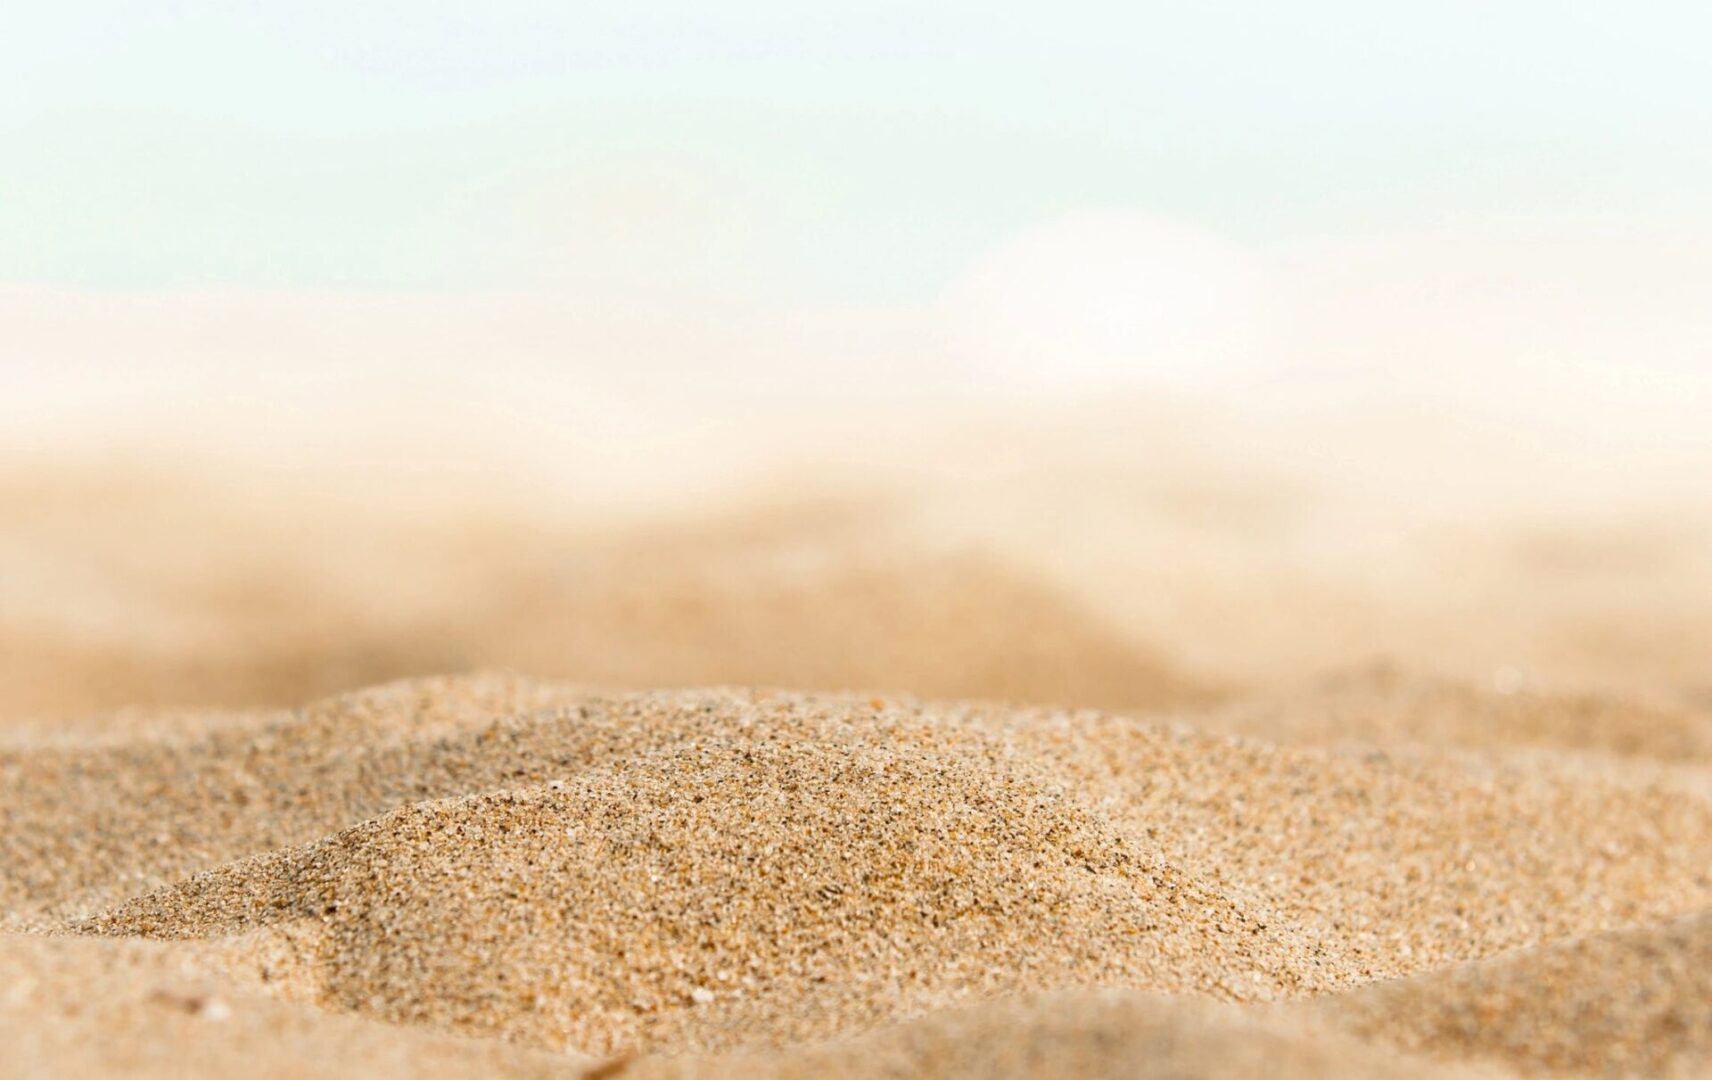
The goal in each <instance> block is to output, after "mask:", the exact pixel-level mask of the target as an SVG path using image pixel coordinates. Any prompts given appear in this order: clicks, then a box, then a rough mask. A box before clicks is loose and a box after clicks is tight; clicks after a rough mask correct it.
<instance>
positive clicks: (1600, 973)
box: [1316, 914, 1712, 1076]
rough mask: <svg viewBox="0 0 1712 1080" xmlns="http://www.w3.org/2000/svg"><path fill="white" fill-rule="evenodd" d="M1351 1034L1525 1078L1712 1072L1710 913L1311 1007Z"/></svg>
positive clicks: (1508, 957) (1504, 958)
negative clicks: (1502, 1068)
mask: <svg viewBox="0 0 1712 1080" xmlns="http://www.w3.org/2000/svg"><path fill="white" fill-rule="evenodd" d="M1316 1009H1317V1010H1318V1011H1319V1012H1320V1013H1321V1015H1325V1016H1328V1017H1330V1018H1333V1019H1335V1020H1336V1021H1337V1022H1339V1023H1340V1024H1342V1025H1343V1026H1344V1027H1346V1028H1347V1029H1349V1030H1351V1031H1353V1032H1355V1033H1358V1034H1360V1035H1362V1036H1364V1037H1368V1038H1375V1039H1380V1040H1383V1041H1386V1042H1388V1043H1391V1044H1394V1045H1398V1046H1401V1047H1405V1048H1407V1049H1409V1050H1410V1051H1419V1052H1421V1053H1424V1054H1430V1055H1433V1056H1435V1057H1439V1058H1441V1059H1467V1058H1477V1059H1489V1060H1492V1061H1494V1062H1497V1063H1502V1064H1504V1065H1507V1066H1510V1067H1512V1068H1516V1069H1519V1070H1521V1071H1523V1072H1527V1073H1565V1072H1571V1073H1580V1074H1586V1075H1595V1076H1610V1075H1646V1076H1665V1075H1684V1076H1686V1075H1699V1076H1703V1075H1705V1074H1706V1069H1707V1068H1708V1067H1709V1066H1712V915H1707V914H1702V915H1698V916H1695V917H1693V918H1689V919H1685V920H1681V921H1678V922H1674V923H1671V924H1668V925H1664V926H1657V927H1644V928H1638V929H1633V930H1628V931H1622V932H1617V933H1609V934H1598V935H1594V936H1591V937H1586V938H1581V939H1579V940H1574V941H1566V942H1560V943H1556V944H1553V945H1548V946H1543V947H1540V948H1536V949H1528V950H1525V951H1522V952H1518V953H1513V954H1510V955H1506V956H1502V957H1497V958H1494V959H1492V960H1488V961H1485V962H1483V963H1478V964H1468V965H1464V966H1460V967H1456V968H1452V969H1449V970H1446V971H1439V972H1434V973H1432V974H1429V975H1422V976H1418V977H1416V978H1413V979H1408V980H1404V981H1401V982H1394V983H1384V984H1378V985H1374V986H1370V987H1366V988H1363V989H1362V990H1360V991H1357V992H1355V993H1351V994H1347V995H1340V996H1338V997H1334V998H1329V999H1326V1000H1325V1001H1323V1002H1320V1003H1316Z"/></svg>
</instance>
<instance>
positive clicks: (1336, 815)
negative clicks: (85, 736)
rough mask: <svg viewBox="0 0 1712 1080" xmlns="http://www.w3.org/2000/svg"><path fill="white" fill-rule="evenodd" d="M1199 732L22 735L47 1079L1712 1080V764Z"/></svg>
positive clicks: (737, 715)
mask: <svg viewBox="0 0 1712 1080" xmlns="http://www.w3.org/2000/svg"><path fill="white" fill-rule="evenodd" d="M1404 681H1406V680H1404V678H1403V677H1402V676H1400V675H1397V674H1396V673H1390V674H1389V675H1386V676H1384V677H1383V678H1380V679H1379V680H1378V686H1377V688H1376V687H1373V686H1369V687H1366V688H1365V689H1364V690H1363V691H1362V692H1364V693H1369V694H1382V693H1389V694H1391V695H1392V696H1393V697H1396V696H1397V695H1398V694H1399V693H1400V689H1399V687H1400V684H1401V683H1403V682H1404ZM1410 686H1411V687H1412V691H1411V692H1412V693H1413V694H1414V695H1415V696H1416V697H1418V698H1419V699H1420V700H1423V701H1428V702H1431V701H1434V700H1435V699H1436V696H1437V695H1442V694H1444V693H1446V692H1448V691H1446V690H1445V689H1444V688H1442V687H1440V686H1437V685H1435V684H1432V683H1411V684H1410ZM1338 692H1339V693H1342V694H1345V695H1347V694H1349V693H1350V692H1351V691H1350V690H1349V689H1348V688H1347V687H1341V688H1340V689H1339V690H1338ZM1536 705H1537V706H1538V707H1540V708H1550V707H1552V706H1551V703H1550V702H1543V703H1536ZM1584 707H1590V706H1584ZM1271 708H1272V710H1273V711H1275V712H1282V713H1285V714H1288V715H1297V716H1302V717H1305V718H1310V719H1313V718H1318V717H1321V716H1323V715H1325V710H1323V709H1321V708H1317V707H1314V708H1310V707H1305V706H1303V705H1302V704H1301V703H1300V702H1299V701H1295V700H1293V699H1290V698H1280V699H1279V700H1278V701H1277V702H1275V703H1274V704H1273V705H1272V706H1271ZM1459 708H1461V709H1463V710H1464V711H1465V712H1466V711H1470V710H1471V711H1473V712H1475V713H1477V714H1484V715H1485V716H1486V717H1487V718H1488V720H1489V722H1490V724H1491V726H1492V730H1494V731H1495V732H1497V733H1498V737H1499V738H1500V739H1501V738H1502V733H1503V732H1504V730H1506V728H1505V725H1506V724H1511V725H1513V724H1515V723H1517V721H1515V720H1514V715H1515V713H1516V711H1517V705H1516V703H1515V701H1514V700H1513V699H1512V698H1511V697H1508V696H1499V695H1485V696H1482V695H1481V694H1479V693H1476V692H1472V691H1469V692H1465V693H1464V696H1463V698H1462V699H1460V704H1459ZM1398 712H1399V710H1397V709H1395V708H1393V709H1392V710H1389V713H1388V715H1396V714H1397V713H1398ZM1404 712H1405V715H1406V711H1404ZM1615 715H1616V716H1617V717H1618V718H1620V716H1621V714H1620V713H1618V714H1615ZM1197 716H1201V717H1202V718H1203V719H1204V720H1205V723H1206V726H1207V727H1208V728H1209V729H1211V728H1217V727H1221V726H1229V725H1230V724H1231V723H1232V720H1231V710H1230V708H1229V707H1228V706H1208V707H1207V708H1206V710H1205V712H1204V715H1203V714H1199V713H1196V712H1193V711H1184V712H1180V713H1179V714H1178V715H1177V717H1176V720H1175V721H1168V720H1165V719H1160V718H1154V717H1146V716H1124V715H1118V714H1111V713H1103V712H1096V711H1086V710H1084V711H1068V712H1067V711H1059V710H1051V709H1020V708H1016V707H1005V706H997V705H975V704H969V705H959V704H948V703H946V704H942V703H930V702H922V701H918V700H915V699H911V698H900V697H892V698H885V699H882V698H878V697H872V696H854V695H813V694H799V693H787V692H765V691H753V690H708V691H682V692H671V693H635V694H611V693H597V692H593V691H588V690H582V689H579V688H576V687H573V686H568V685H557V684H550V683H542V682H538V681H533V680H528V679H524V678H521V677H518V676H512V675H505V674H493V675H479V676H470V677H460V678H442V679H428V680H417V681H411V682H404V683H398V684H392V685H388V686H383V687H379V688H375V689H372V690H368V691H364V692H360V693H356V694H351V695H346V696H341V697H337V698H333V699H330V700H326V701H322V702H318V703H316V704H313V705H310V706H307V707H305V708H302V709H298V710H294V711H290V712H284V713H272V714H269V713H256V714H251V715H240V716H235V717H231V718H227V719H226V720H224V721H222V722H221V723H219V724H216V725H213V730H211V731H208V732H205V733H202V734H190V735H187V734H185V733H184V732H183V731H182V730H181V729H178V728H175V727H173V726H172V725H168V732H169V733H168V734H155V733H151V732H148V731H135V732H133V734H131V735H130V736H128V737H126V738H124V739H119V740H108V741H106V742H104V743H103V744H101V745H67V744H66V743H65V742H63V741H60V742H57V743H43V742H40V741H36V740H30V739H14V741H13V745H12V746H11V747H10V748H9V749H7V750H6V751H5V752H4V755H3V756H0V775H3V777H4V780H5V782H4V784H3V785H0V814H3V815H4V820H5V821H6V822H7V829H6V831H5V833H4V836H3V838H0V854H3V858H0V867H3V868H4V869H3V872H0V900H3V902H4V905H5V906H4V911H5V913H6V915H5V918H6V921H7V923H8V924H9V930H8V931H7V932H6V933H5V935H4V937H3V938H0V972H4V981H3V983H0V985H3V987H4V994H3V995H0V1024H3V1025H4V1026H5V1028H6V1035H7V1037H6V1039H5V1043H4V1045H5V1046H6V1047H7V1049H6V1051H5V1053H6V1056H7V1058H8V1059H9V1067H10V1071H12V1072H14V1073H19V1074H23V1075H64V1074H72V1073H77V1072H100V1071H115V1070H125V1071H131V1070H139V1071H149V1070H153V1071H154V1072H155V1073H158V1074H161V1075H186V1074H190V1075H221V1074H224V1073H227V1072H229V1071H230V1070H231V1069H233V1068H234V1067H236V1066H237V1065H238V1064H239V1063H242V1067H243V1068H244V1069H245V1071H248V1072H252V1073H257V1074H261V1075H311V1074H314V1075H320V1074H322V1073H323V1072H324V1071H327V1070H332V1069H337V1070H341V1071H343V1072H345V1073H348V1074H350V1075H372V1074H373V1073H375V1072H377V1071H402V1072H412V1073H415V1074H418V1075H474V1074H504V1075H512V1074H515V1075H546V1074H552V1075H563V1076H578V1075H617V1074H620V1073H622V1074H624V1075H632V1074H634V1075H638V1076H653V1075H780V1076H790V1075H804V1076H806V1075H810V1074H816V1075H836V1074H840V1073H847V1074H851V1075H915V1074H920V1073H929V1074H935V1075H966V1076H986V1075H1040V1074H1061V1075H1149V1074H1152V1075H1183V1074H1189V1075H1197V1074H1218V1075H1320V1074H1324V1073H1326V1072H1328V1071H1345V1070H1349V1069H1352V1068H1354V1069H1356V1070H1357V1071H1360V1072H1363V1073H1367V1074H1371V1075H1423V1074H1430V1073H1433V1072H1435V1071H1443V1070H1447V1069H1449V1070H1455V1069H1470V1070H1475V1071H1479V1070H1491V1071H1497V1072H1499V1073H1502V1071H1504V1070H1520V1071H1524V1072H1531V1071H1539V1070H1569V1071H1583V1072H1588V1073H1604V1072H1608V1071H1612V1070H1619V1071H1621V1070H1632V1071H1636V1072H1644V1073H1657V1072H1662V1071H1668V1070H1673V1069H1674V1070H1677V1071H1680V1072H1684V1073H1694V1072H1697V1071H1700V1070H1704V1069H1707V1068H1712V983H1709V981H1708V980H1709V978H1712V976H1709V975H1708V972H1712V915H1708V914H1707V913H1708V912H1712V800H1709V799H1708V797H1707V795H1706V793H1705V786H1704V784H1703V783H1702V781H1703V780H1704V775H1703V774H1702V773H1701V772H1700V770H1699V769H1698V768H1697V767H1695V766H1693V765H1692V763H1690V764H1688V765H1683V764H1681V763H1680V762H1678V763H1672V764H1665V763H1661V762H1657V761H1653V760H1646V759H1631V758H1624V759H1617V758H1615V757H1612V756H1603V757H1600V758H1599V759H1598V760H1596V761H1590V760H1589V758H1588V755H1587V754H1585V753H1584V752H1581V751H1568V752H1561V753H1560V752H1555V751H1546V750H1541V749H1539V748H1538V747H1531V748H1528V749H1525V750H1521V751H1515V752H1512V751H1509V750H1504V749H1490V748H1489V749H1488V750H1486V751H1485V752H1481V753H1470V752H1469V751H1467V750H1466V749H1462V748H1457V749H1452V750H1447V751H1434V750H1430V749H1427V748H1423V747H1422V746H1421V745H1420V744H1419V743H1418V742H1399V743H1396V744H1395V745H1394V747H1393V749H1391V750H1386V749H1382V748H1380V746H1379V744H1380V743H1381V742H1383V741H1385V740H1386V739H1387V738H1389V737H1390V733H1389V732H1388V731H1374V732H1371V733H1370V734H1371V735H1372V736H1373V739H1372V741H1370V742H1369V743H1368V744H1365V745H1349V744H1347V743H1346V742H1344V741H1342V740H1339V741H1337V742H1336V744H1335V745H1334V744H1327V745H1311V743H1312V742H1313V738H1312V736H1313V735H1314V734H1315V731H1314V729H1313V727H1312V725H1307V726H1305V727H1304V728H1303V729H1302V730H1301V731H1299V732H1298V738H1297V745H1294V746H1283V745H1278V744H1276V743H1273V742H1268V741H1262V740H1259V739H1253V738H1249V737H1245V736H1235V735H1229V734H1224V733H1221V732H1217V731H1213V730H1207V731H1203V730H1199V729H1197V728H1196V727H1195V724H1194V722H1195V720H1196V718H1197ZM1273 723H1274V724H1275V725H1277V724H1278V723H1279V722H1278V721H1277V720H1274V721H1273ZM1340 730H1341V729H1340ZM1344 734H1347V732H1344ZM1678 756H1680V755H1678ZM1619 761H1620V762H1621V763H1617V762H1619Z"/></svg>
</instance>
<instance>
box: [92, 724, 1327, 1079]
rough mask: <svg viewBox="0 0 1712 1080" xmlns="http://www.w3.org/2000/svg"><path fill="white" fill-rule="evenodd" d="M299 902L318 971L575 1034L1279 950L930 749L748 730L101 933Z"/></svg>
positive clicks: (621, 1037)
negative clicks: (823, 741) (820, 742)
mask: <svg viewBox="0 0 1712 1080" xmlns="http://www.w3.org/2000/svg"><path fill="white" fill-rule="evenodd" d="M294 920H314V921H315V923H316V924H317V939H316V940H315V942H314V943H313V944H312V945H311V948H312V950H313V952H314V953H315V959H314V960H313V963H314V964H316V965H317V966H318V969H319V970H318V977H319V979H320V981H321V992H320V995H319V996H320V998H321V1000H323V1001H324V1002H326V1003H329V1004H333V1005H336V1006H337V1007H340V1008H342V1009H352V1010H361V1011H365V1012H369V1013H372V1014H374V1015H378V1016H381V1017H385V1018H387V1019H392V1020H399V1021H408V1022H416V1023H430V1024H434V1025H437V1026H447V1027H455V1028H461V1029H466V1030H470V1031H473V1032H480V1033H486V1034H505V1035H509V1036H513V1037H520V1038H526V1039H528V1040H530V1041H534V1042H540V1043H546V1044H550V1045H563V1046H569V1047H574V1048H578V1049H582V1050H587V1051H590V1052H596V1053H603V1052H610V1051H614V1050H621V1049H632V1048H642V1049H652V1048H655V1047H669V1048H672V1049H705V1048H710V1047H719V1046H724V1045H730V1044H734V1043H739V1042H753V1041H762V1040H760V1039H758V1035H759V1034H760V1033H763V1032H764V1033H766V1036H765V1040H766V1041H791V1040H797V1039H803V1038H814V1037H820V1036H825V1035H829V1034H832V1033H835V1032H838V1031H843V1030H850V1029H855V1028H861V1027H867V1026H871V1025H873V1024H874V1023H877V1022H880V1021H884V1020H888V1019H892V1018H894V1017H895V1016H897V1015H899V1014H900V1013H901V1012H903V1011H905V1010H908V1009H911V1008H920V1007H925V1006H927V1005H937V1004H943V1003H946V1002H949V1001H953V1000H957V999H960V998H963V997H966V996H970V995H980V996H989V995H993V994H998V993H1007V992H1008V993H1016V992H1021V991H1024V990H1028V989H1038V988H1042V987H1048V988H1049V987H1054V986H1069V985H1088V984H1096V985H1097V984H1102V983H1118V984H1122V985H1126V986H1143V987H1148V988H1154V989H1161V990H1169V991H1178V992H1191V991H1192V992H1200V993H1209V994H1219V995H1221V996H1226V997H1233V998H1241V999H1252V998H1257V997H1259V998H1264V997H1270V996H1273V995H1275V994H1277V993H1279V992H1282V991H1286V990H1293V989H1298V988H1300V987H1301V986H1302V983H1303V979H1302V976H1300V975H1299V974H1297V972H1298V971H1300V970H1303V969H1310V970H1311V965H1310V964H1308V962H1307V959H1306V957H1305V956H1304V955H1298V954H1301V953H1305V951H1306V950H1305V949H1304V948H1303V947H1302V946H1301V945H1300V944H1299V943H1296V942H1293V941H1291V940H1290V938H1289V937H1288V936H1286V935H1284V934H1283V933H1281V930H1282V928H1280V927H1278V926H1268V925H1267V924H1266V923H1265V922H1264V921H1263V920H1259V919H1256V918H1254V917H1252V916H1251V915H1249V914H1248V913H1246V912H1245V911H1243V910H1242V909H1241V908H1240V907H1238V906H1237V905H1235V904H1233V903H1232V902H1231V901H1230V900H1229V899H1227V898H1226V897H1224V896H1222V895H1220V894H1219V893H1218V892H1217V891H1216V890H1214V889H1211V888H1209V887H1207V886H1206V885H1204V884H1203V883H1201V882H1199V881H1197V880H1196V879H1195V878H1194V877H1192V876H1191V875H1188V874H1185V873H1183V872H1182V871H1180V870H1178V869H1176V868H1174V867H1172V866H1170V865H1168V864H1166V863H1165V862H1163V861H1162V860H1160V859H1159V858H1157V856H1156V855H1155V854H1154V853H1152V852H1149V851H1145V850H1136V849H1134V847H1133V845H1132V844H1131V843H1129V842H1128V841H1126V839H1125V837H1123V836H1122V835H1120V834H1118V833H1116V832H1114V831H1112V830H1111V829H1110V828H1109V827H1106V826H1105V825H1103V824H1102V823H1101V822H1099V821H1098V820H1097V819H1095V818H1094V817H1092V816H1091V815H1089V814H1087V813H1086V812H1084V811H1082V810H1081V809H1079V808H1078V807H1077V806H1076V805H1075V804H1074V803H1073V802H1072V801H1071V800H1069V799H1068V798H1067V797H1066V796H1065V795H1064V794H1063V793H1062V792H1059V791H1055V790H1053V789H1052V788H1051V787H1050V786H1046V785H1043V784H1041V783H1039V782H1037V781H1034V780H1032V779H1030V778H1027V777H1024V776H1018V775H1013V774H1010V773H1007V772H1006V771H1004V770H1003V769H1002V768H999V767H996V766H995V765H993V764H992V763H989V762H985V761H982V760H979V759H976V758H973V757H972V756H967V755H963V754H959V753H955V752H950V753H946V754H943V755H940V756H938V757H932V758H927V757H923V756H922V755H919V754H915V753H910V752H909V751H908V750H907V749H899V750H891V749H886V748H881V747H868V746H859V745H842V746H841V745H830V746H816V745H808V746H792V745H789V744H787V743H785V742H784V741H783V740H774V739H768V738H760V739H755V740H752V741H740V742H735V743H732V744H728V745H724V746H720V745H703V746H701V747H699V748H694V749H681V750H673V751H661V752H657V753H654V754H649V755H643V756H640V757H637V758H633V759H629V760H624V761H620V762H617V763H614V764H612V765H610V766H607V767H604V768H600V769H595V770H591V771H588V772H585V773H583V774H580V775H577V776H574V777H573V778H571V779H569V780H567V781H565V782H563V783H560V784H557V785H555V786H551V787H548V788H546V789H534V790H530V791H525V792H507V793H502V794H494V795H486V796H481V797H475V798H468V799H462V800H455V801H451V802H440V803H427V804H416V805H412V806H409V807H406V808H404V809H401V810H399V811H397V812H395V813H393V814H390V815H388V816H386V817H384V818H380V819H378V820H375V821H372V822H368V823H365V824H364V825H361V826H359V827H357V828H355V829H352V830H349V831H347V832H344V833H341V834H339V835H338V836H336V837H332V838H330V839H329V840H327V841H324V842H322V843H319V844H315V845H312V846H310V847H308V848H305V849H299V850H294V851H289V852H285V853H281V854H279V855H274V856H267V857H263V858H261V859H257V860H250V861H246V862H242V863H239V864H236V865H234V866H232V867H229V868H225V869H222V870H219V871H215V872H211V873H208V874H204V875H201V876H199V877H196V878H193V879H191V880H190V881H188V882H185V883H184V884H182V885H180V886H178V887H176V888H174V889H171V890H168V891H166V892H163V893H158V894H154V895H152V896H148V897H144V898H142V899H139V900H136V901H133V902H131V903H128V904H126V905H123V906H121V907H120V908H119V909H117V910H116V911H115V912H113V913H110V914H108V915H106V916H103V917H102V918H100V919H98V920H96V921H95V922H93V923H92V924H88V925H87V926H86V928H87V929H99V930H101V931H102V932H106V933H131V934H146V935H151V936H165V937H178V936H214V935H222V934H233V933H237V932H242V931H246V930H251V929H253V928H255V927H257V926H262V925H269V924H273V923H290V922H292V921H294Z"/></svg>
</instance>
